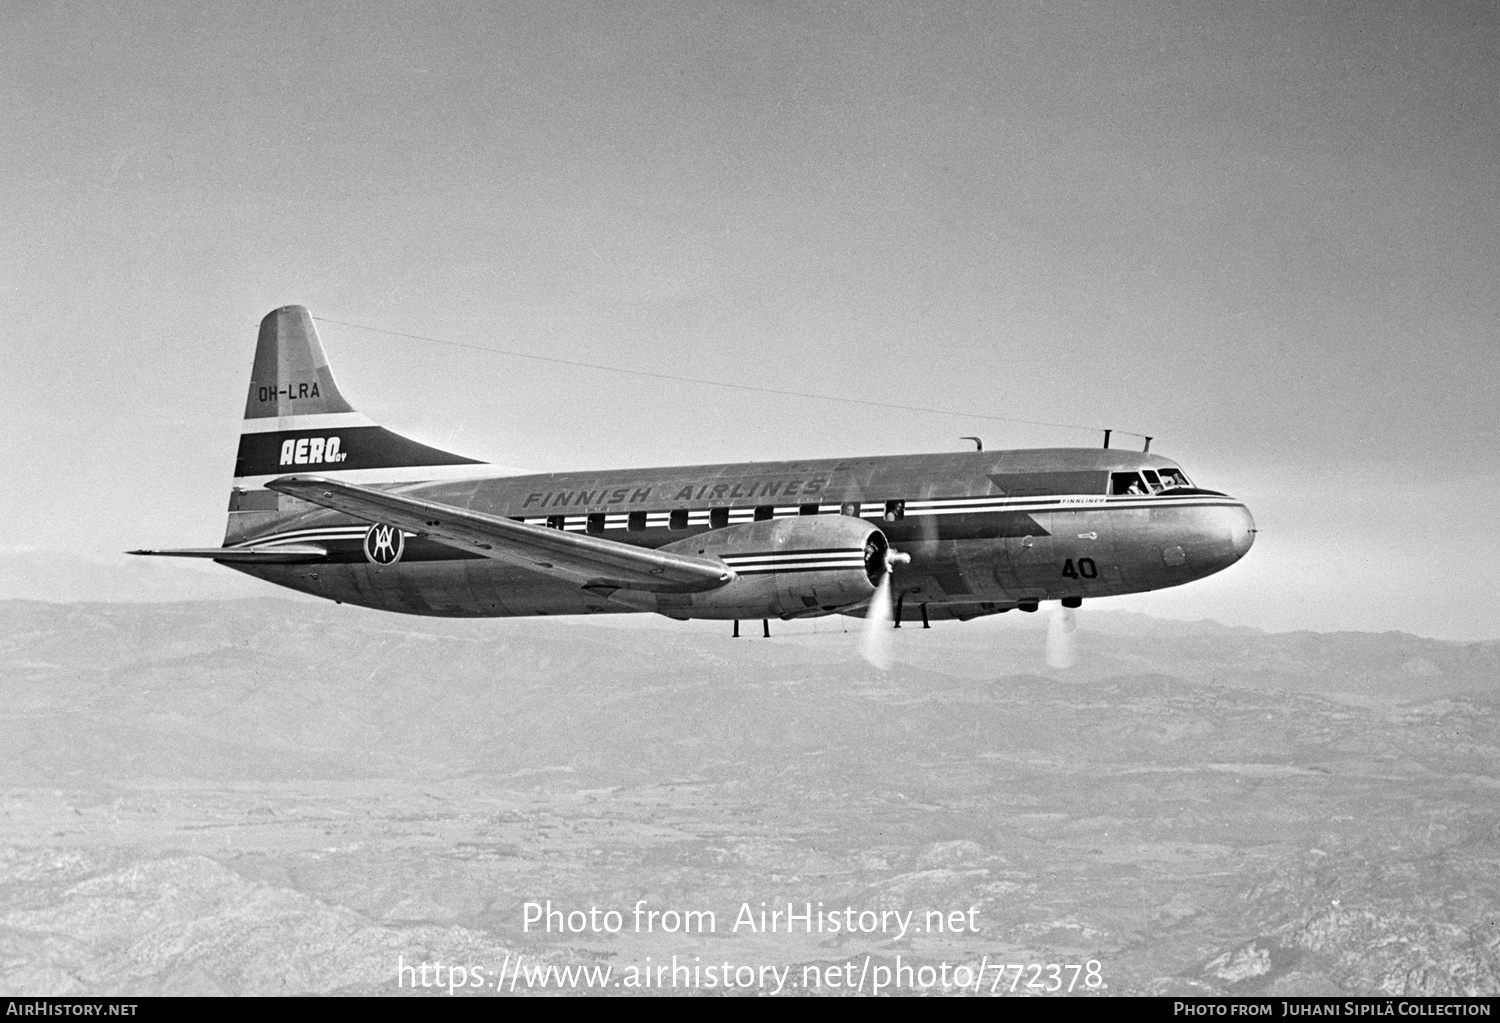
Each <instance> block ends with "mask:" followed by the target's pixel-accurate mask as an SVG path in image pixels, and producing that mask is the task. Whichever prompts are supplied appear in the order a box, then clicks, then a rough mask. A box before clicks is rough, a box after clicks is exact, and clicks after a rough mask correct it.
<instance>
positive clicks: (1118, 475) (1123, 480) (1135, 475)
mask: <svg viewBox="0 0 1500 1023" xmlns="http://www.w3.org/2000/svg"><path fill="white" fill-rule="evenodd" d="M1190 486H1192V484H1191V483H1189V482H1188V478H1187V476H1186V475H1184V473H1183V471H1182V470H1181V469H1178V468H1175V467H1174V468H1167V469H1141V470H1139V471H1130V472H1112V473H1110V474H1109V492H1110V493H1111V494H1113V495H1114V496H1116V497H1131V496H1140V497H1143V496H1145V495H1147V494H1159V493H1161V492H1162V491H1163V490H1170V489H1171V488H1173V487H1190Z"/></svg>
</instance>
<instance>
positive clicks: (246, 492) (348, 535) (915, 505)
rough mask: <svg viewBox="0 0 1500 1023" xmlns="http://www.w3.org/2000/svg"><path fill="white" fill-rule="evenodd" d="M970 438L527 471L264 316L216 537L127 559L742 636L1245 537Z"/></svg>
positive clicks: (1043, 589) (1105, 471) (403, 598)
mask: <svg viewBox="0 0 1500 1023" xmlns="http://www.w3.org/2000/svg"><path fill="white" fill-rule="evenodd" d="M1147 447H1149V441H1148V442H1147ZM980 448H981V449H980V450H974V451H960V452H948V453H937V454H920V455H881V456H860V457H852V458H817V459H797V460H792V461H782V462H747V463H729V464H715V465H690V466H677V467H669V468H651V469H604V470H597V471H585V472H559V473H540V474H527V475H520V474H516V473H515V472H514V471H513V470H506V469H503V468H500V467H498V466H495V465H493V464H489V463H485V462H482V461H479V460H477V459H473V458H466V457H463V456H461V455H457V454H452V453H450V452H447V451H442V450H439V449H437V448H434V447H429V446H427V445H425V444H420V443H417V442H416V441H413V440H410V439H408V438H406V437H403V436H401V435H399V434H397V433H394V432H392V431H390V430H387V429H385V428H384V427H382V426H380V425H378V424H376V423H375V422H373V421H371V420H370V419H368V418H367V417H366V416H364V415H363V414H361V413H360V412H358V411H356V410H355V408H354V407H353V406H352V405H350V404H349V402H348V401H346V400H345V398H344V396H343V394H342V393H341V392H340V391H339V388H338V385H337V383H335V381H334V377H333V373H332V371H331V369H330V368H329V365H328V359H327V357H326V356H325V354H324V352H323V346H322V343H321V341H320V340H319V338H318V334H317V330H316V328H315V326H314V324H313V318H312V316H311V314H310V313H309V312H308V310H307V309H306V308H305V307H303V306H299V305H289V306H285V307H283V308H280V309H277V310H275V311H273V312H271V313H270V314H268V315H267V316H266V317H265V319H264V320H262V322H261V324H260V332H259V337H258V340H257V345H256V351H255V363H254V368H253V370H252V372H251V378H250V389H249V394H248V397H247V399H246V402H245V417H244V424H243V426H242V428H241V432H240V440H239V450H238V453H237V456H236V459H235V468H234V482H233V487H232V489H231V491H230V495H229V523H228V527H227V529H226V531H225V535H224V540H223V543H222V545H221V546H218V547H203V548H184V549H174V550H136V551H130V552H128V553H131V554H140V555H155V556H166V557H189V558H207V559H211V560H213V561H215V562H218V563H219V564H222V565H226V566H228V567H229V568H232V569H235V570H237V571H240V572H244V573H246V574H247V575H251V576H254V577H256V578H259V579H264V580H265V581H267V582H271V583H275V584H277V585H280V586H285V587H289V588H291V589H294V590H300V591H301V592H303V593H309V594H313V595H315V596H319V597H325V598H328V599H330V600H334V601H338V602H341V603H348V604H356V605H361V606H364V607H370V608H377V609H381V610H386V611H396V612H404V613H408V614H419V615H442V616H454V617H513V616H532V615H535V616H540V615H594V614H609V613H630V612H652V613H656V614H659V615H665V616H667V617H668V618H674V619H680V620H684V621H685V620H688V619H720V620H726V621H730V620H732V621H733V622H734V635H736V636H737V635H738V634H739V623H740V621H742V620H754V619H757V618H759V619H761V620H762V623H763V627H764V630H765V634H766V635H769V634H770V627H769V622H770V620H771V619H773V618H775V619H781V620H794V619H803V618H814V617H820V616H825V615H835V614H838V615H850V616H854V617H861V618H865V619H866V620H867V623H869V624H867V629H873V628H874V627H875V626H877V625H878V626H881V627H887V626H888V625H891V624H893V625H894V626H895V627H896V628H900V626H901V624H902V623H903V622H913V623H915V622H917V621H920V622H921V623H922V627H923V628H928V627H930V625H931V623H932V622H933V621H944V620H958V621H968V620H971V619H974V618H978V617H981V616H986V615H993V614H1000V613H1003V612H1007V611H1010V610H1013V609H1019V610H1021V611H1023V612H1032V611H1036V610H1037V608H1038V606H1039V605H1040V604H1041V603H1042V602H1043V601H1057V602H1059V603H1060V605H1061V607H1062V608H1063V609H1066V613H1067V614H1068V615H1071V609H1073V608H1077V607H1078V606H1079V605H1080V604H1081V603H1082V602H1083V601H1084V600H1085V599H1090V600H1092V599H1095V598H1099V597H1108V596H1116V595H1120V594H1126V593H1139V592H1143V591H1147V590H1156V589H1161V588H1164V587H1168V586H1178V585H1181V584H1183V583H1187V582H1191V581H1193V580H1196V579H1202V578H1203V577H1205V576H1208V575H1212V574H1213V573H1215V572H1219V571H1221V570H1223V569H1225V568H1227V567H1229V566H1230V565H1232V564H1234V563H1235V562H1236V561H1238V560H1239V559H1240V558H1242V557H1244V555H1245V553H1246V552H1247V551H1248V550H1249V549H1250V546H1251V544H1253V543H1254V541H1255V535H1256V527H1255V522H1254V520H1253V519H1252V517H1251V515H1250V512H1249V510H1248V509H1247V508H1246V507H1245V505H1244V504H1243V503H1241V502H1240V501H1238V500H1236V499H1234V498H1232V497H1230V496H1228V495H1226V494H1223V493H1221V492H1219V491H1215V490H1209V489H1206V488H1202V487H1199V486H1196V485H1195V484H1194V483H1193V482H1192V481H1191V480H1190V479H1189V478H1188V476H1187V474H1186V473H1185V472H1184V471H1183V470H1182V468H1181V466H1179V465H1178V464H1177V463H1176V462H1174V461H1172V460H1171V459H1169V458H1165V457H1162V456H1161V455H1159V454H1153V453H1150V452H1149V451H1126V450H1121V449H1119V448H1110V447H1109V446H1108V437H1107V436H1106V439H1105V447H1103V448H1035V449H1012V450H998V451H996V450H992V451H984V450H982V444H980ZM1069 621H1071V620H1070V619H1069ZM1071 628H1072V626H1071V625H1070V624H1068V622H1064V624H1063V629H1064V630H1065V631H1066V632H1071ZM867 656H870V658H871V660H872V661H875V662H876V663H877V664H880V662H881V661H882V660H883V657H882V656H881V655H878V654H877V653H868V652H867ZM1061 656H1063V657H1064V658H1066V657H1067V656H1068V655H1066V654H1064V655H1061Z"/></svg>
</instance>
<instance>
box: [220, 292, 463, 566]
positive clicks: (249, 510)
mask: <svg viewBox="0 0 1500 1023" xmlns="http://www.w3.org/2000/svg"><path fill="white" fill-rule="evenodd" d="M491 471H492V470H489V469H487V467H485V463H483V462H481V461H478V460H477V459H473V458H464V457H463V456H462V455H455V454H451V453H449V452H447V451H440V450H439V449H437V448H433V447H428V446H427V445H426V444H418V443H417V442H416V441H413V440H408V439H407V438H405V437H403V436H401V435H400V434H398V433H392V432H391V431H390V430H387V429H385V428H384V427H382V426H378V425H377V424H376V423H374V422H373V421H371V420H370V419H369V418H368V417H367V416H365V415H364V414H363V413H361V412H357V411H355V409H354V406H352V405H350V404H349V402H348V401H346V400H345V399H344V396H343V394H341V393H340V392H339V385H338V384H337V382H335V381H334V379H333V370H332V369H331V368H329V365H328V357H327V356H326V355H324V354H323V345H322V343H321V342H320V341H319V340H318V331H317V328H315V327H314V326H313V319H312V316H311V314H309V313H308V311H307V309H306V308H305V307H303V306H300V305H289V306H283V307H282V308H280V309H277V310H276V311H275V312H273V313H271V314H269V315H268V316H267V317H266V318H265V319H264V320H261V322H260V337H259V340H258V341H257V343H256V346H255V366H254V369H252V370H251V373H250V392H249V394H248V396H247V397H246V399H245V421H244V424H243V425H242V426H241V428H240V446H239V451H238V453H237V454H236V456H235V462H234V491H233V493H232V495H231V497H230V501H229V511H230V515H229V531H228V540H226V542H238V541H240V540H243V539H244V538H245V537H246V536H251V535H256V534H258V533H259V532H261V531H263V530H264V529H265V528H267V527H268V525H270V524H273V523H274V522H275V521H277V520H278V519H279V518H280V517H281V516H282V515H283V514H285V513H286V512H289V511H299V512H300V511H306V510H307V508H308V506H307V505H304V504H302V502H300V501H295V500H293V499H290V498H280V497H278V495H276V494H274V493H272V492H271V491H269V490H266V489H265V485H266V482H267V481H268V480H273V479H275V478H276V477H278V476H285V475H287V474H289V473H315V474H317V475H327V476H332V477H334V478H336V479H343V480H348V481H349V482H351V483H421V482H426V481H429V480H441V479H454V478H462V477H466V476H467V477H472V476H476V475H487V474H489V473H490V472H491Z"/></svg>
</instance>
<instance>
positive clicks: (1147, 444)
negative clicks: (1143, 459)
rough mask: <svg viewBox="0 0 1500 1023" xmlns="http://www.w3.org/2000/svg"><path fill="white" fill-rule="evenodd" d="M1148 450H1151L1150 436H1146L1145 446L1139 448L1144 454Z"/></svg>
mask: <svg viewBox="0 0 1500 1023" xmlns="http://www.w3.org/2000/svg"><path fill="white" fill-rule="evenodd" d="M1150 450H1151V438H1150V437H1147V438H1146V446H1145V447H1143V448H1141V454H1145V453H1146V452H1148V451H1150Z"/></svg>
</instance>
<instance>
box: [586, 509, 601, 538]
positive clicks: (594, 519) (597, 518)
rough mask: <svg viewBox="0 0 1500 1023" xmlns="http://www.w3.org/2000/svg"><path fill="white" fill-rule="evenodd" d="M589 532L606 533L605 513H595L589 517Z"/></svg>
mask: <svg viewBox="0 0 1500 1023" xmlns="http://www.w3.org/2000/svg"><path fill="white" fill-rule="evenodd" d="M588 531H589V532H590V533H602V532H604V513H603V512H593V513H592V514H590V515H589V517H588Z"/></svg>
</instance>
